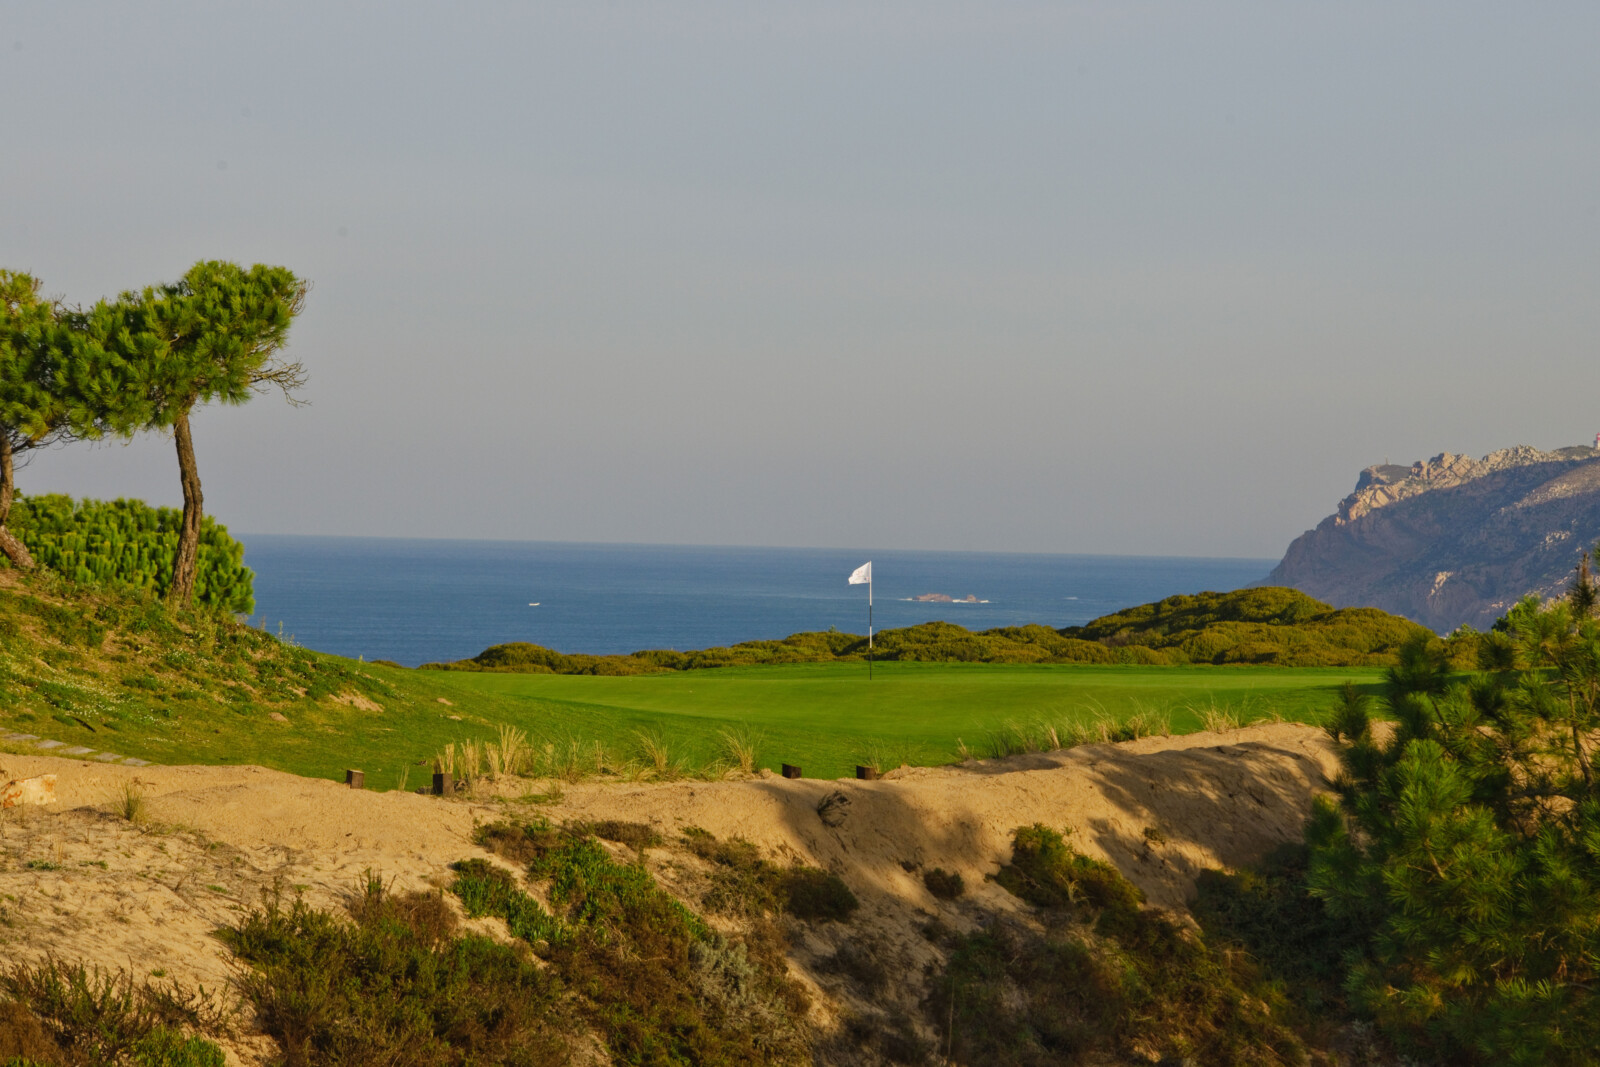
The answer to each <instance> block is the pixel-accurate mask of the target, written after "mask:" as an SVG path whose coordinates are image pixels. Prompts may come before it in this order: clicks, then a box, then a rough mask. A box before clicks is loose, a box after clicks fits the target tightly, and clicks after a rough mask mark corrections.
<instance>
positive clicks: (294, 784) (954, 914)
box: [0, 724, 1336, 1063]
mask: <svg viewBox="0 0 1600 1067" xmlns="http://www.w3.org/2000/svg"><path fill="white" fill-rule="evenodd" d="M1335 767H1336V761H1335V760H1334V757H1333V754H1332V752H1331V750H1330V748H1329V746H1328V745H1327V743H1326V737H1325V735H1324V734H1323V733H1322V731H1320V730H1317V729H1314V728H1311V727H1307V726H1300V725H1294V724H1273V725H1268V726H1257V727H1249V728H1246V729H1242V730H1237V731H1233V732H1230V733H1226V734H1210V733H1200V734H1190V735H1186V736H1183V737H1160V738H1146V739H1144V740H1141V741H1134V742H1129V743H1126V744H1120V745H1092V746H1084V747H1080V748H1076V749H1072V750H1069V751H1065V752H1055V753H1046V754H1038V755H1031V756H1023V757H1017V758H1014V759H1009V760H992V761H977V762H972V763H969V764H966V765H963V766H960V767H941V768H902V769H900V770H898V771H892V772H890V773H889V774H888V775H886V776H885V778H884V779H883V780H880V781H876V782H856V781H821V780H814V779H801V780H796V781H790V780H786V779H783V778H779V777H776V776H768V775H770V772H768V775H763V776H762V777H759V778H755V779H750V780H746V781H737V782H734V781H730V782H698V781H694V782H674V783H655V784H625V783H585V784H580V785H569V786H567V787H565V791H564V795H563V798H562V799H561V801H560V802H559V803H556V804H553V805H544V806H538V807H531V806H530V805H528V804H526V803H522V802H519V801H518V800H517V799H516V797H519V796H521V795H522V794H523V793H524V791H525V790H526V788H527V786H526V784H525V783H520V782H519V783H517V784H516V785H514V786H513V785H509V784H506V785H503V786H502V789H503V791H505V792H507V793H508V799H505V800H500V799H491V794H492V793H493V792H494V791H495V787H494V786H492V785H486V786H485V787H484V788H482V789H481V790H480V796H479V798H477V799H471V800H468V799H459V798H458V799H451V800H441V799H436V798H432V797H424V796H418V795H415V794H411V793H374V792H361V791H356V790H351V789H348V788H346V787H345V786H343V785H340V784H337V783H333V782H327V781H321V780H314V779H306V778H297V777H295V776H293V775H288V774H283V773H280V772H277V771H270V770H266V769H263V768H259V767H139V768H134V767H125V766H113V765H108V764H104V763H96V762H85V761H77V760H69V759H59V758H51V757H47V756H33V755H14V754H0V785H3V784H4V783H5V782H6V781H8V780H11V779H20V778H28V777H32V776H36V775H42V774H54V775H56V786H55V791H56V802H55V803H54V804H53V805H50V806H48V807H22V808H13V809H9V810H7V811H5V812H4V813H3V815H4V821H3V824H0V835H3V836H0V958H3V959H31V958H38V957H41V956H43V955H44V954H46V953H50V954H53V955H55V956H57V957H58V958H61V959H64V960H68V961H75V960H82V961H84V962H87V963H91V964H99V965H101V966H104V967H109V968H118V967H121V968H130V969H132V970H133V972H134V973H135V974H138V975H144V974H148V973H150V972H152V971H158V970H159V971H164V972H165V973H166V974H167V975H169V976H170V977H172V978H174V979H177V980H179V981H182V982H186V983H197V982H198V983H203V984H204V985H206V986H207V987H208V988H217V987H223V986H226V983H227V982H228V979H229V976H230V974H231V967H232V965H231V963H230V961H229V957H228V953H227V951H226V950H225V949H224V948H223V947H222V946H221V945H220V944H218V942H217V941H216V940H215V939H214V938H213V937H212V931H214V930H215V929H216V928H217V927H219V926H222V925H226V924H230V923H232V922H233V921H235V920H236V918H237V916H238V914H239V913H240V912H241V911H242V910H247V909H248V908H250V907H252V906H254V905H255V904H257V903H258V901H259V900H260V898H261V894H262V892H263V891H265V890H267V889H269V888H270V887H272V886H273V885H274V884H277V885H281V886H282V887H284V888H285V889H287V890H290V891H294V890H297V889H298V890H300V891H303V892H304V893H305V896H306V899H307V901H308V902H309V903H311V904H313V905H317V906H336V905H338V904H340V903H342V901H343V900H344V899H345V897H346V896H347V895H348V894H349V893H350V892H351V890H353V889H354V888H355V886H356V884H357V883H358V881H359V880H361V879H362V878H363V876H364V875H365V873H366V872H368V871H371V872H373V873H375V874H377V875H379V876H380V877H382V878H383V879H384V880H385V881H386V882H388V881H392V882H393V883H394V884H395V887H396V888H397V889H400V890H405V889H412V888H419V887H423V886H427V885H440V884H444V882H445V881H446V880H447V879H448V877H449V873H448V871H447V867H448V865H449V864H450V863H451V862H453V861H455V860H458V859H463V858H466V857H470V856H478V855H483V853H482V851H481V850H479V849H478V848H477V847H476V846H474V845H473V844H472V841H471V838H472V832H473V829H474V827H475V826H476V825H478V824H481V823H484V822H489V821H492V820H495V819H499V818H505V817H508V816H509V817H517V816H523V817H526V815H527V814H528V813H530V812H531V811H537V812H539V813H543V814H545V815H547V816H548V817H550V818H551V819H553V820H557V821H561V820H575V819H583V820H598V819H621V820H628V821H634V822H643V823H650V824H652V825H654V826H656V827H657V828H659V829H660V830H661V831H662V832H663V834H664V835H665V836H666V837H667V839H668V841H669V845H668V847H667V848H664V849H659V850H653V851H652V852H651V853H650V858H649V864H650V867H651V869H652V871H653V872H654V873H655V874H656V875H657V877H658V878H659V879H660V880H661V882H662V884H663V885H665V886H666V887H667V888H669V889H671V890H674V891H676V892H680V893H683V894H684V895H685V896H686V899H688V900H689V902H690V903H691V905H694V904H696V903H697V902H696V901H695V899H694V897H693V893H694V887H695V885H696V862H695V861H693V860H692V858H690V857H688V856H687V855H686V854H685V853H683V852H681V851H678V850H675V849H673V848H672V847H671V845H670V842H672V841H673V840H675V839H676V838H677V837H678V831H681V830H682V829H683V828H684V827H687V826H698V827H702V828H704V829H706V830H709V831H710V832H711V833H713V834H715V835H717V836H718V837H719V838H726V837H742V838H745V839H747V840H749V841H751V842H753V843H755V844H757V845H759V846H760V847H761V848H762V849H763V850H764V851H765V852H767V853H768V854H769V855H770V856H771V857H773V858H775V859H778V860H780V861H783V860H801V861H803V862H806V863H809V864H813V865H816V866H820V867H826V868H828V869H830V870H832V871H834V872H835V873H837V874H838V875H840V877H842V878H843V879H844V881H845V882H846V883H847V884H848V885H849V886H850V888H851V889H852V890H854V892H855V893H856V895H857V896H858V897H859V898H860V900H861V903H862V908H861V910H860V912H859V913H858V915H857V917H856V918H855V919H853V920H852V921H851V922H850V923H849V924H848V925H846V926H841V925H838V924H832V925H828V924H824V925H821V926H817V927H814V928H808V929H806V930H805V931H804V933H803V936H801V937H800V938H798V939H797V941H796V943H795V945H794V950H793V953H792V963H793V966H794V968H795V972H796V974H797V976H799V977H800V978H801V979H802V980H804V981H805V982H806V983H807V984H808V985H810V986H811V987H812V988H813V989H814V990H816V991H818V992H820V993H821V994H822V999H821V1002H820V1005H819V1009H818V1010H819V1013H820V1014H819V1021H823V1022H825V1021H826V1018H827V1016H828V1015H830V1014H831V1012H832V1010H833V1008H836V1007H837V1006H838V1005H839V1004H841V1003H842V1002H844V1001H846V1000H848V998H849V996H850V995H851V994H850V992H849V990H848V989H847V988H846V987H845V986H844V985H843V983H842V982H840V981H837V980H835V979H832V978H830V977H829V976H828V975H827V974H826V973H824V972H825V968H819V967H817V966H816V964H817V963H818V962H819V961H820V960H822V959H824V958H826V957H827V956H828V955H829V954H830V953H831V952H832V951H833V950H834V949H835V948H836V947H837V945H838V943H841V942H842V941H843V940H845V939H846V938H848V939H850V940H852V941H856V942H858V943H863V944H870V945H871V946H872V947H873V949H874V950H875V951H876V952H877V953H878V954H879V955H880V958H881V959H882V961H883V962H884V963H885V964H886V965H887V966H889V968H890V973H899V974H907V975H920V974H922V973H923V970H924V968H925V967H926V966H927V965H928V964H929V963H931V962H935V959H936V956H937V950H936V949H935V948H934V947H933V946H932V945H930V944H929V942H928V941H927V940H926V939H924V938H922V937H920V936H918V934H917V930H918V928H919V927H920V926H921V925H923V924H925V923H926V922H928V921H929V920H930V919H932V918H935V917H937V918H938V919H939V920H940V921H941V922H943V923H944V924H946V925H948V926H951V927H954V928H957V929H966V928H970V927H972V926H974V925H976V924H978V923H979V922H981V921H982V920H983V918H984V916H986V915H993V914H995V913H997V912H1008V911H1016V910H1018V905H1017V902H1016V900H1015V899H1014V898H1012V897H1011V896H1010V895H1009V894H1007V893H1006V892H1005V891H1004V890H1002V889H1000V888H999V887H997V886H995V885H994V884H993V883H992V882H988V881H986V880H985V876H986V875H989V874H992V873H993V872H994V871H995V870H996V869H997V868H998V867H999V866H1000V864H1002V863H1004V862H1005V861H1006V860H1007V859H1008V858H1009V855H1010V834H1011V831H1012V830H1013V829H1015V828H1016V827H1018V826H1022V825H1027V824H1030V823H1035V822H1040V823H1045V824H1047V825H1050V826H1053V827H1057V828H1062V829H1070V830H1071V831H1072V836H1071V840H1072V842H1073V844H1074V845H1075V846H1076V847H1077V848H1078V849H1079V850H1080V851H1083V852H1085V853H1087V854H1089V855H1092V856H1096V857H1099V858H1103V859H1106V860H1109V861H1110V862H1112V863H1114V864H1115V865H1116V866H1117V867H1118V868H1119V869H1120V870H1121V871H1122V872H1123V873H1124V874H1125V875H1126V876H1127V877H1128V878H1129V879H1130V880H1131V881H1133V882H1134V883H1135V884H1136V885H1138V886H1139V887H1140V888H1142V889H1143V890H1144V891H1145V893H1146V894H1147V896H1148V897H1149V899H1150V901H1151V903H1153V904H1156V905H1159V906H1162V907H1166V908H1172V909H1181V908H1182V907H1183V905H1184V903H1185V901H1186V900H1187V899H1188V898H1189V896H1190V895H1191V894H1192V893H1193V891H1194V879H1195V876H1196V875H1197V874H1198V872H1200V871H1201V870H1204V869H1206V868H1213V867H1232V866H1236V865H1239V864H1243V863H1249V862H1253V861H1255V860H1257V859H1259V858H1260V857H1261V856H1263V855H1264V854H1265V853H1266V852H1268V851H1270V850H1271V849H1272V848H1273V847H1274V846H1276V845H1278V844H1280V843H1282V842H1284V841H1288V840H1293V839H1296V838H1298V837H1299V836H1300V830H1301V827H1302V825H1303V823H1304V820H1305V817H1306V815H1307V813H1308V811H1309V809H1310V803H1311V798H1312V796H1313V795H1314V794H1316V793H1317V792H1319V791H1321V790H1323V789H1325V788H1327V776H1328V775H1331V774H1332V773H1334V770H1335ZM129 786H133V787H135V789H136V790H138V791H139V792H140V793H142V795H143V796H144V798H145V804H146V807H147V820H146V821H145V822H144V823H143V824H142V825H135V824H132V823H130V822H129V821H128V820H127V819H125V818H123V817H122V815H121V814H120V811H121V808H122V804H123V797H124V791H125V790H126V789H127V788H128V787H129ZM833 794H838V796H835V797H833V798H832V801H831V803H830V804H829V819H828V822H830V823H834V825H828V824H827V823H825V822H824V819H823V818H822V817H821V816H820V815H819V814H818V807H819V805H820V804H821V803H822V802H823V801H824V800H825V799H827V798H829V797H830V796H831V795H833ZM932 867H942V868H944V869H946V870H948V871H954V872H957V873H959V874H960V875H961V876H962V878H963V880H964V882H965V884H966V885H967V887H968V892H967V894H966V895H965V896H964V897H962V898H961V899H960V900H957V901H953V902H949V901H940V900H937V899H935V898H934V897H933V896H932V895H931V894H929V893H928V891H927V890H926V889H925V888H924V885H923V880H922V872H923V871H924V870H926V869H928V868H932ZM906 996H907V997H908V998H911V999H910V1000H908V1005H914V991H911V990H909V989H908V990H907V991H906ZM830 1005H832V1007H830ZM228 1051H229V1054H230V1060H231V1061H233V1062H238V1063H259V1062H262V1059H263V1057H264V1056H265V1055H266V1054H267V1053H268V1052H269V1051H270V1050H269V1049H268V1048H267V1046H265V1045H264V1044H262V1043H260V1042H255V1043H252V1042H249V1041H245V1042H242V1043H240V1044H238V1045H236V1046H234V1047H232V1048H230V1049H229V1050H228Z"/></svg>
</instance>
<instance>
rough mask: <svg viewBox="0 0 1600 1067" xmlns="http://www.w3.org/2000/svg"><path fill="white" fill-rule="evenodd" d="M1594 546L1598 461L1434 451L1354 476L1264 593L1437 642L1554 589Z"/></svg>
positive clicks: (1590, 453)
mask: <svg viewBox="0 0 1600 1067" xmlns="http://www.w3.org/2000/svg"><path fill="white" fill-rule="evenodd" d="M1596 538H1600V450H1596V449H1593V448H1587V447H1576V448H1561V449H1557V450H1555V451H1553V452H1542V451H1540V450H1539V449H1536V448H1529V447H1527V446H1526V445H1519V446H1517V447H1515V448H1507V449H1502V450H1501V451H1498V452H1491V453H1490V454H1489V455H1487V456H1484V457H1483V458H1482V459H1473V458H1472V457H1470V456H1463V455H1455V454H1453V453H1450V452H1444V453H1441V454H1440V455H1437V456H1435V457H1433V458H1432V459H1429V460H1421V461H1418V462H1416V463H1413V464H1411V465H1410V466H1409V467H1407V466H1401V465H1399V464H1379V465H1375V466H1371V467H1368V468H1367V469H1366V470H1364V471H1362V472H1361V476H1360V478H1359V479H1358V480H1357V482H1356V488H1355V491H1354V492H1353V493H1351V494H1350V495H1349V496H1347V497H1345V498H1344V499H1343V500H1341V501H1340V502H1339V506H1338V509H1337V510H1336V511H1335V512H1334V513H1333V514H1332V515H1329V516H1328V517H1327V518H1325V519H1323V520H1322V522H1320V523H1319V524H1318V525H1317V528H1316V529H1314V530H1308V531H1306V532H1305V533H1304V534H1302V535H1301V536H1300V537H1298V538H1296V539H1295V541H1294V543H1293V544H1291V545H1290V546H1289V550H1288V552H1287V553H1285V555H1284V557H1283V561H1282V562H1281V563H1279V564H1278V566H1277V567H1276V568H1275V569H1274V570H1273V572H1272V574H1271V575H1269V576H1268V578H1267V580H1266V582H1265V583H1264V584H1267V585H1285V586H1290V587H1292V588H1295V589H1299V590H1301V591H1302V592H1305V593H1309V594H1310V595H1312V596H1314V597H1317V598H1318V599H1320V600H1326V601H1328V602H1329V603H1331V604H1333V605H1335V606H1336V607H1357V606H1361V607H1376V608H1382V609H1383V610H1385V611H1390V612H1394V613H1395V614H1397V615H1404V616H1406V617H1408V618H1411V619H1415V620H1416V621H1417V622H1420V623H1422V624H1423V625H1425V626H1428V627H1430V628H1432V629H1434V630H1437V631H1439V632H1441V633H1444V632H1448V631H1450V630H1454V629H1455V628H1457V627H1459V626H1461V625H1464V624H1465V625H1470V626H1474V627H1477V628H1479V629H1484V628H1487V627H1488V626H1489V625H1491V624H1492V623H1493V622H1494V621H1495V619H1497V618H1498V617H1499V616H1501V615H1502V614H1504V613H1505V611H1506V609H1507V608H1509V607H1510V606H1511V605H1512V604H1514V603H1516V601H1517V600H1518V599H1519V598H1520V597H1522V596H1524V595H1526V594H1528V593H1536V594H1538V595H1540V596H1543V597H1549V596H1553V595H1555V594H1556V593H1558V592H1560V591H1561V590H1562V589H1564V588H1565V587H1566V586H1567V584H1568V583H1569V582H1570V581H1571V578H1572V574H1573V568H1574V567H1576V566H1577V563H1578V554H1579V553H1580V552H1582V551H1583V550H1584V549H1586V548H1590V547H1592V546H1593V545H1594V543H1595V540H1596Z"/></svg>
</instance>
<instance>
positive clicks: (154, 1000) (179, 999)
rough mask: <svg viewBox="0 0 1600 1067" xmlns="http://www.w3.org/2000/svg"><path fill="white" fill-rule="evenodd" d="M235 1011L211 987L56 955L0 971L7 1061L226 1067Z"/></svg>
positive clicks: (41, 1066)
mask: <svg viewBox="0 0 1600 1067" xmlns="http://www.w3.org/2000/svg"><path fill="white" fill-rule="evenodd" d="M231 1024H232V1012H231V1011H230V1010H229V1009H228V1007H227V1006H225V1005H223V1004H222V1003H221V1002H220V1001H218V1000H217V998H215V997H214V996H211V995H209V994H207V993H206V992H205V990H186V989H183V988H180V987H178V986H176V985H173V984H171V983H165V982H164V983H152V982H150V981H148V980H146V981H144V982H135V981H134V979H133V976H132V975H130V974H128V973H127V972H123V971H118V972H107V971H102V970H98V969H96V970H91V969H89V968H86V967H84V966H83V965H81V964H78V965H68V964H66V963H62V962H61V961H58V960H55V959H47V960H45V961H44V962H42V963H38V964H25V963H19V964H13V965H12V966H11V967H10V969H9V970H7V971H4V972H0V1064H3V1065H5V1067H58V1065H59V1067H223V1062H224V1061H223V1055H222V1050H221V1049H220V1048H219V1047H218V1046H217V1045H216V1044H215V1043H214V1042H213V1041H210V1040H208V1036H217V1035H219V1034H226V1033H227V1032H229V1030H230V1028H231Z"/></svg>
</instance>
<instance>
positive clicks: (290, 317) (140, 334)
mask: <svg viewBox="0 0 1600 1067" xmlns="http://www.w3.org/2000/svg"><path fill="white" fill-rule="evenodd" d="M308 289H309V285H308V284H307V283H306V282H304V281H301V280H300V279H298V278H296V277H295V276H294V274H293V273H292V272H291V271H289V270H288V269H286V268H284V267H269V266H263V265H261V264H256V265H255V266H253V267H250V268H249V269H248V270H247V269H245V268H243V267H240V266H238V265H237V264H233V263H224V262H219V261H204V262H200V263H196V264H195V265H194V266H193V267H191V268H190V269H189V271H188V273H186V274H185V275H184V276H183V277H182V278H181V279H179V280H178V281H176V282H173V283H171V284H167V285H160V286H150V287H147V288H145V289H143V290H141V291H139V292H128V293H123V294H122V295H121V296H120V297H119V298H118V299H117V300H116V301H115V302H112V303H106V302H102V304H101V305H98V306H97V308H96V310H95V313H94V314H95V315H96V316H98V319H97V320H96V324H95V325H93V326H92V327H91V328H90V329H89V333H90V334H91V335H92V337H93V338H94V339H95V341H96V343H98V344H100V345H103V346H104V347H105V348H106V349H108V350H115V352H116V353H117V355H118V363H117V365H118V367H119V369H120V370H119V373H120V374H121V375H122V377H123V379H124V384H123V389H122V392H121V399H120V400H119V401H118V402H117V405H116V407H115V410H114V411H112V412H111V413H110V415H109V416H108V417H110V418H111V419H112V421H113V422H114V423H115V425H116V426H117V428H118V429H119V430H121V429H126V428H130V427H134V426H138V427H142V428H145V429H158V430H169V429H170V430H171V431H172V436H173V439H174V441H175V442H176V445H177V452H178V473H179V478H180V481H181V483H182V486H183V524H182V527H181V529H180V531H179V536H178V544H177V548H176V551H175V553H174V556H173V563H172V581H171V584H170V585H169V586H168V589H167V597H168V599H169V600H170V601H171V602H173V603H174V604H178V605H184V604H187V603H189V602H190V600H191V599H192V598H193V596H194V586H195V572H196V567H197V563H198V560H199V551H200V525H201V519H202V517H203V515H204V503H205V501H204V496H203V494H202V492H201V486H200V472H199V468H198V466H197V465H196V462H195V454H194V439H193V436H192V434H191V432H190V427H189V415H190V413H191V412H192V411H193V410H194V408H195V406H196V405H198V404H205V403H209V402H211V401H213V400H216V401H221V402H222V403H225V404H242V403H245V402H246V401H248V400H249V399H250V398H251V397H252V396H253V395H255V394H256V393H257V392H260V391H262V390H263V389H266V388H269V387H272V386H276V387H278V388H279V389H281V390H282V391H283V394H284V396H285V398H286V399H288V400H289V402H290V403H299V400H298V399H297V398H296V396H295V390H296V389H298V388H300V387H301V386H302V385H304V384H305V370H304V368H303V367H302V365H301V364H300V363H298V362H288V361H285V360H283V359H281V358H280V356H279V353H280V352H281V350H282V348H283V346H284V345H285V343H286V342H287V340H288V335H289V327H290V325H291V323H292V322H293V321H294V318H295V316H296V315H298V314H299V313H300V310H301V309H302V308H303V307H304V305H305V297H306V293H307V291H308Z"/></svg>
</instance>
